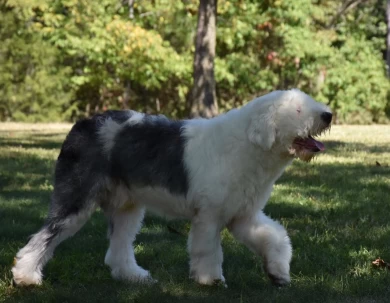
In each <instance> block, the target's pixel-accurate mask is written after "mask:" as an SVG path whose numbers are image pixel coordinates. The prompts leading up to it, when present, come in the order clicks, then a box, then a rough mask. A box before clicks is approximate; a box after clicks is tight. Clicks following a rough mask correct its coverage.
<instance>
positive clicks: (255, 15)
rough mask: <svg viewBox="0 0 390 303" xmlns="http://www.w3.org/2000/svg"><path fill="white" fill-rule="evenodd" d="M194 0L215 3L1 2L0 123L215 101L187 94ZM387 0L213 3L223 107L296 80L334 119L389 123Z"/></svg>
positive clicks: (176, 113)
mask: <svg viewBox="0 0 390 303" xmlns="http://www.w3.org/2000/svg"><path fill="white" fill-rule="evenodd" d="M202 2H204V3H206V2H207V3H215V5H216V0H209V1H206V0H202V1H199V0H182V1H170V0H154V1H137V0H134V1H129V0H126V1H120V0H102V1H87V0H50V1H49V0H0V20H1V23H0V41H2V43H0V119H1V120H17V121H56V120H74V119H76V118H79V117H82V116H88V115H91V114H93V113H95V112H100V111H104V110H106V109H113V108H133V109H135V110H142V111H147V112H151V113H157V112H161V113H164V114H167V115H169V116H171V117H185V116H188V115H189V111H188V110H189V109H190V108H191V106H187V104H188V103H190V102H191V101H192V100H194V98H195V97H194V96H198V103H197V104H201V103H199V102H200V101H199V100H202V101H206V104H207V103H208V104H215V103H213V102H212V103H210V102H208V101H207V100H208V99H207V98H206V97H203V96H201V95H199V94H198V93H196V91H197V88H199V87H201V84H200V83H199V79H195V81H193V76H194V75H195V78H196V75H197V73H198V72H199V71H197V69H196V68H195V70H194V71H193V68H192V67H193V59H194V58H195V59H196V56H195V50H196V44H194V42H195V36H196V33H197V28H198V22H197V21H198V9H199V4H200V3H202ZM386 5H387V3H386V1H381V0H343V1H340V0H295V1H287V0H265V1H255V0H231V1H228V0H219V1H218V19H217V23H216V25H217V28H216V50H215V53H216V56H215V59H214V65H215V71H214V73H215V81H216V96H217V98H218V103H219V109H220V111H226V110H228V109H230V108H232V107H235V106H239V105H241V104H243V103H244V102H246V101H249V100H250V99H251V98H253V97H254V96H257V95H261V94H264V93H266V92H268V91H270V90H273V89H285V88H290V87H299V88H301V89H303V90H304V91H306V92H307V93H310V94H312V95H314V97H316V98H317V99H319V100H320V101H323V102H326V103H329V104H330V106H331V107H332V108H333V110H334V111H335V112H336V114H337V121H338V122H349V123H371V122H386V121H388V120H387V119H386V111H388V112H390V110H389V109H390V102H389V98H388V93H389V88H390V86H389V80H388V79H387V78H386V51H387V49H386V37H387V19H386ZM199 16H200V15H199ZM209 46H210V47H211V48H212V45H209ZM210 59H211V58H210ZM195 62H196V60H195ZM210 62H212V61H210ZM201 66H202V65H199V64H196V65H195V67H201ZM203 72H204V71H203ZM203 72H200V73H199V75H203V76H205V75H206V74H204V73H203ZM193 84H194V85H195V90H193V89H192V88H193ZM210 91H211V92H212V88H211V90H210ZM211 95H212V96H213V98H214V100H215V97H214V95H213V94H212V93H211ZM199 96H200V97H199ZM191 104H193V103H191ZM203 104H204V103H203ZM192 108H193V111H192V115H214V114H215V113H216V112H215V109H216V107H214V109H212V110H211V111H210V110H209V111H208V113H206V114H204V113H202V111H203V110H204V108H202V107H198V106H192ZM206 112H207V111H206Z"/></svg>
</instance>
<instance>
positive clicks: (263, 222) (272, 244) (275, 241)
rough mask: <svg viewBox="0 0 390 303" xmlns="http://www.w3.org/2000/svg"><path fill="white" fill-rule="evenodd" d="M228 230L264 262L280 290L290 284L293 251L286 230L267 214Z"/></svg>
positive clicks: (239, 220)
mask: <svg viewBox="0 0 390 303" xmlns="http://www.w3.org/2000/svg"><path fill="white" fill-rule="evenodd" d="M228 228H229V230H230V232H231V233H232V234H233V236H234V237H235V238H236V239H237V240H239V241H240V242H242V243H244V244H245V245H246V246H247V247H248V248H249V249H251V250H252V251H254V252H255V253H257V254H259V255H260V256H262V257H263V259H264V268H265V270H266V272H267V273H268V276H269V278H270V279H271V281H272V282H273V283H274V284H275V285H278V286H282V285H285V284H288V283H289V282H290V273H289V271H290V261H291V256H292V248H291V244H290V238H289V237H288V235H287V232H286V230H285V229H284V227H283V226H282V225H281V224H279V223H278V222H276V221H274V220H272V219H271V218H269V217H267V216H266V215H265V214H264V213H263V212H259V213H257V214H256V215H254V216H253V215H248V216H247V217H240V218H236V219H234V220H233V221H232V222H231V223H230V224H229V225H228Z"/></svg>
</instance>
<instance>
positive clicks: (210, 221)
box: [188, 213, 225, 285]
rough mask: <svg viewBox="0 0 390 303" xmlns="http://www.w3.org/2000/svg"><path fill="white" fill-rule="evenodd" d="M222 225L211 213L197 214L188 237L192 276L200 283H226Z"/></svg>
mask: <svg viewBox="0 0 390 303" xmlns="http://www.w3.org/2000/svg"><path fill="white" fill-rule="evenodd" d="M220 232H221V226H220V225H218V222H217V220H216V219H215V218H214V217H212V216H211V215H210V214H201V213H200V214H197V215H196V217H194V218H193V220H192V225H191V231H190V235H189V238H188V252H189V255H190V277H191V278H193V279H194V280H195V281H196V282H198V283H200V284H206V285H212V284H214V283H218V282H222V283H225V278H224V277H223V275H222V261H223V254H222V247H221V236H220Z"/></svg>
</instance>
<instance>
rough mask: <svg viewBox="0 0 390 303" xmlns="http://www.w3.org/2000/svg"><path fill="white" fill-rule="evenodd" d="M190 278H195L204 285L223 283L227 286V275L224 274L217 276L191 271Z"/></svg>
mask: <svg viewBox="0 0 390 303" xmlns="http://www.w3.org/2000/svg"><path fill="white" fill-rule="evenodd" d="M190 278H192V279H194V280H195V282H197V283H199V284H202V285H222V286H224V287H226V288H227V285H226V283H225V277H224V276H223V275H220V276H216V275H211V274H199V273H194V272H191V274H190Z"/></svg>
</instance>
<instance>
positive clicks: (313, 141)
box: [306, 137, 325, 151]
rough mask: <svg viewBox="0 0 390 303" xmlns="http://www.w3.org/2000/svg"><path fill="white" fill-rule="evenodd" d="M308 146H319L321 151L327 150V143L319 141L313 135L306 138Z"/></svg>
mask: <svg viewBox="0 0 390 303" xmlns="http://www.w3.org/2000/svg"><path fill="white" fill-rule="evenodd" d="M306 146H307V147H317V148H318V149H319V150H320V151H324V150H325V145H324V144H323V143H322V142H320V141H317V140H316V139H314V138H313V137H309V138H307V139H306Z"/></svg>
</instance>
